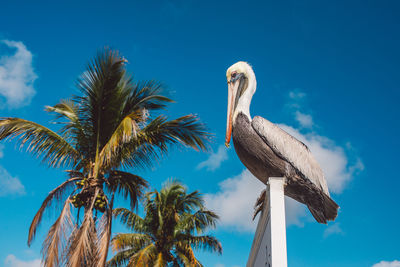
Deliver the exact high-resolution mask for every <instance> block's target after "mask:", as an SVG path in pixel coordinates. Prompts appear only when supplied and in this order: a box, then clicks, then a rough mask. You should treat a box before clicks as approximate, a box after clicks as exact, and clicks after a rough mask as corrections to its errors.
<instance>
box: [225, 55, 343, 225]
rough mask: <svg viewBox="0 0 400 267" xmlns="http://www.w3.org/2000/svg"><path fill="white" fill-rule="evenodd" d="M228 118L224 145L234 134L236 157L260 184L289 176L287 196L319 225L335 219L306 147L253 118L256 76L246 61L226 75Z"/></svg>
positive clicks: (334, 207)
mask: <svg viewBox="0 0 400 267" xmlns="http://www.w3.org/2000/svg"><path fill="white" fill-rule="evenodd" d="M226 78H227V81H228V117H227V129H226V139H225V145H226V146H229V143H230V140H231V135H232V139H233V144H234V146H235V150H236V153H237V155H238V156H239V158H240V160H241V161H242V162H243V164H244V165H245V166H246V167H247V169H249V171H250V172H251V173H252V174H253V175H254V176H255V177H257V178H258V179H259V180H260V181H261V182H263V183H265V184H266V183H267V179H268V178H269V177H282V176H284V177H286V186H285V195H287V196H289V197H291V198H293V199H295V200H297V201H299V202H301V203H303V204H305V205H307V206H308V208H309V210H310V212H311V214H312V215H313V216H314V218H315V219H316V220H317V221H318V222H319V223H326V222H327V221H328V220H334V219H335V218H336V216H337V211H338V208H339V206H338V205H337V204H336V203H335V202H334V201H333V200H332V199H331V198H330V196H329V191H328V186H327V183H326V180H325V178H324V174H323V172H322V170H321V168H320V166H319V164H318V162H317V161H316V160H315V159H314V157H313V155H312V154H311V152H310V150H309V149H308V148H307V146H306V145H305V144H303V143H302V142H300V141H298V140H297V139H296V138H294V137H293V136H291V135H289V134H288V133H286V132H285V131H284V130H282V129H280V128H279V127H278V126H276V125H275V124H273V123H271V122H270V121H268V120H266V119H264V118H262V117H259V116H256V117H254V118H253V119H251V117H250V110H249V108H250V102H251V98H252V96H253V94H254V93H255V91H256V86H257V82H256V76H255V74H254V71H253V69H252V68H251V67H250V65H249V64H247V63H246V62H242V61H241V62H237V63H235V64H234V65H232V66H231V67H230V68H229V69H228V70H227V72H226Z"/></svg>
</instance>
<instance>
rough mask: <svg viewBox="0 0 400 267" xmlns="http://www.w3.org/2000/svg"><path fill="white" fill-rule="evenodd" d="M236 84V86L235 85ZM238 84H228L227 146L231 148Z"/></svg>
mask: <svg viewBox="0 0 400 267" xmlns="http://www.w3.org/2000/svg"><path fill="white" fill-rule="evenodd" d="M235 84H236V85H235ZM237 84H238V82H236V83H233V82H229V83H228V112H227V118H226V135H225V146H226V147H229V143H230V141H231V136H232V117H233V112H234V101H235V99H236V92H237V86H238V85H237Z"/></svg>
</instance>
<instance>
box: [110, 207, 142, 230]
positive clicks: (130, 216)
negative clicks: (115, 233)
mask: <svg viewBox="0 0 400 267" xmlns="http://www.w3.org/2000/svg"><path fill="white" fill-rule="evenodd" d="M113 214H114V217H120V220H121V223H123V224H124V225H126V226H127V227H129V228H130V229H132V230H135V231H138V232H144V231H145V229H144V228H145V224H146V222H145V221H144V219H143V218H141V217H140V216H139V215H137V214H135V213H133V212H132V211H130V210H128V209H125V208H117V209H114V211H113Z"/></svg>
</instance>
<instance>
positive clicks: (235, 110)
mask: <svg viewBox="0 0 400 267" xmlns="http://www.w3.org/2000/svg"><path fill="white" fill-rule="evenodd" d="M226 79H227V81H228V114H227V122H226V136H225V145H226V146H227V147H229V142H230V141H231V135H232V124H234V123H235V120H236V116H237V115H238V114H239V112H242V113H243V114H245V115H246V116H247V117H249V120H250V121H251V117H250V102H251V98H252V97H253V94H254V93H255V91H256V87H257V81H256V75H255V74H254V71H253V69H252V68H251V66H250V65H249V64H248V63H246V62H243V61H239V62H237V63H235V64H233V65H232V66H230V67H229V69H228V70H227V71H226Z"/></svg>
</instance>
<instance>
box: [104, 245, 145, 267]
mask: <svg viewBox="0 0 400 267" xmlns="http://www.w3.org/2000/svg"><path fill="white" fill-rule="evenodd" d="M136 252H137V251H136V250H134V249H126V250H122V251H119V252H118V253H116V254H115V255H114V257H112V258H111V260H109V261H108V262H107V265H106V266H107V267H119V266H126V265H127V263H128V262H129V261H130V259H131V258H132V257H133V256H134V255H135V253H136Z"/></svg>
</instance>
